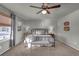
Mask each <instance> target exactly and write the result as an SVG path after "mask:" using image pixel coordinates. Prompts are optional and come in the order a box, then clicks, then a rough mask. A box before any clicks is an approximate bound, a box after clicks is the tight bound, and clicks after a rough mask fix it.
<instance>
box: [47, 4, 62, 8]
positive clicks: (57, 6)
mask: <svg viewBox="0 0 79 59" xmlns="http://www.w3.org/2000/svg"><path fill="white" fill-rule="evenodd" d="M59 7H61V5H55V6H51V7H48V8H47V9H52V8H59Z"/></svg>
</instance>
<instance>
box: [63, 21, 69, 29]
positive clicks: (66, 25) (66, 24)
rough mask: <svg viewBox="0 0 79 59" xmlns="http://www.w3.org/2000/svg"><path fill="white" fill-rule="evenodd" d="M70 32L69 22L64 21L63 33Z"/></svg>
mask: <svg viewBox="0 0 79 59" xmlns="http://www.w3.org/2000/svg"><path fill="white" fill-rule="evenodd" d="M69 30H70V22H69V21H65V22H64V31H69Z"/></svg>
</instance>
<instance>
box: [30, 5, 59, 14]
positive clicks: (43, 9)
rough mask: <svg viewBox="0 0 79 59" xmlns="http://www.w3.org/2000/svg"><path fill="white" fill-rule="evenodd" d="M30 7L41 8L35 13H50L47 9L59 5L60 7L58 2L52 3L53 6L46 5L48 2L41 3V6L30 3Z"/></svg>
mask: <svg viewBox="0 0 79 59" xmlns="http://www.w3.org/2000/svg"><path fill="white" fill-rule="evenodd" d="M30 7H33V8H38V9H41V10H40V11H38V12H37V14H39V13H42V14H50V11H49V9H54V8H59V7H61V5H60V4H58V5H54V6H48V3H43V4H42V5H41V7H38V6H33V5H31V6H30Z"/></svg>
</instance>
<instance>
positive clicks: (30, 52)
mask: <svg viewBox="0 0 79 59" xmlns="http://www.w3.org/2000/svg"><path fill="white" fill-rule="evenodd" d="M1 56H79V51H77V50H75V49H73V48H71V47H69V46H67V45H65V44H63V43H60V42H58V41H56V47H55V48H54V47H33V48H32V49H28V48H27V47H25V45H24V43H21V44H19V45H17V46H16V47H14V48H12V49H10V50H9V51H7V52H5V53H4V54H2V55H1Z"/></svg>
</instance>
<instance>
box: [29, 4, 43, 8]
mask: <svg viewBox="0 0 79 59" xmlns="http://www.w3.org/2000/svg"><path fill="white" fill-rule="evenodd" d="M30 7H33V8H38V9H42V8H41V7H37V6H32V5H31V6H30Z"/></svg>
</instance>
